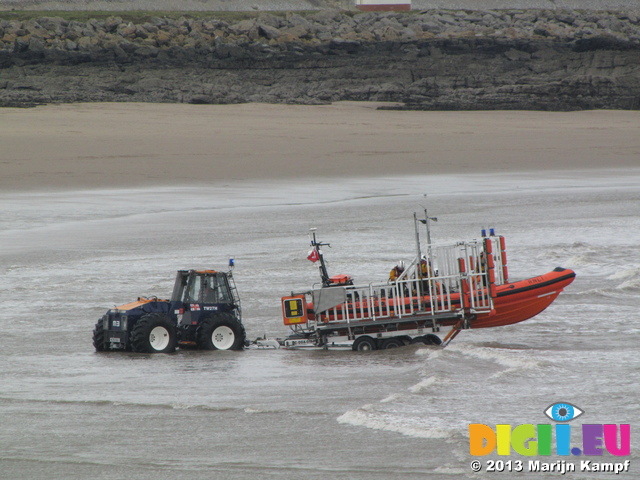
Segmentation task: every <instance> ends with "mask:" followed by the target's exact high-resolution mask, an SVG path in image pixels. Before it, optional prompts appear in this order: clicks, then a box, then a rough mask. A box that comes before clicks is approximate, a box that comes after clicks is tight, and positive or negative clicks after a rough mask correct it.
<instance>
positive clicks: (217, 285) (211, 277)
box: [171, 270, 241, 327]
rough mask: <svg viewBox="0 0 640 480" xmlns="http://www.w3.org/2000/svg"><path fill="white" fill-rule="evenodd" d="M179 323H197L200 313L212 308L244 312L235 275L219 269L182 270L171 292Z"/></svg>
mask: <svg viewBox="0 0 640 480" xmlns="http://www.w3.org/2000/svg"><path fill="white" fill-rule="evenodd" d="M171 304H172V307H173V308H174V310H175V313H176V314H177V315H178V325H180V326H185V327H186V326H189V325H197V324H198V322H199V320H200V317H201V316H203V315H206V314H207V313H211V312H227V313H233V314H234V316H236V318H238V320H240V319H241V316H240V299H239V297H238V295H237V290H236V287H235V283H234V281H233V277H232V276H231V274H229V273H224V272H218V271H216V270H179V271H178V274H177V276H176V283H175V286H174V288H173V294H172V295H171Z"/></svg>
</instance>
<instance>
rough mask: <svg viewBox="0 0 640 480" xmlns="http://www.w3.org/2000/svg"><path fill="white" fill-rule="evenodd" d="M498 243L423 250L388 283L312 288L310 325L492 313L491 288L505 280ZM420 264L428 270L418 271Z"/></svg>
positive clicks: (486, 240) (489, 241)
mask: <svg viewBox="0 0 640 480" xmlns="http://www.w3.org/2000/svg"><path fill="white" fill-rule="evenodd" d="M501 239H502V237H486V238H483V239H481V240H473V241H470V242H459V243H456V244H454V245H429V246H428V247H427V251H426V252H425V255H417V256H416V257H415V258H414V259H413V261H412V262H411V264H410V265H409V267H408V268H407V269H406V270H405V271H404V272H403V273H402V275H401V276H400V277H399V278H398V279H397V280H396V281H393V282H391V281H389V282H386V283H372V284H367V285H341V286H333V287H317V288H314V289H313V290H312V291H311V292H308V293H310V294H311V296H312V297H313V303H314V312H315V315H316V322H317V323H318V324H323V323H324V324H326V323H332V322H346V323H351V322H361V321H366V320H368V321H378V320H386V319H392V318H399V319H400V318H404V317H410V316H417V315H423V316H424V315H429V316H433V317H434V318H435V317H436V316H438V315H440V314H457V313H460V314H462V313H463V312H466V313H469V314H474V313H483V312H489V311H491V310H492V309H493V295H492V292H494V291H495V287H492V285H499V284H502V283H505V281H506V272H507V270H506V255H505V253H504V240H501ZM489 257H490V258H489ZM421 262H426V264H427V267H428V268H425V269H424V270H423V268H422V263H421ZM329 297H330V299H329V300H327V298H329ZM321 298H322V300H321Z"/></svg>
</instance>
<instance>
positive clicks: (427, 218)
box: [413, 195, 438, 265]
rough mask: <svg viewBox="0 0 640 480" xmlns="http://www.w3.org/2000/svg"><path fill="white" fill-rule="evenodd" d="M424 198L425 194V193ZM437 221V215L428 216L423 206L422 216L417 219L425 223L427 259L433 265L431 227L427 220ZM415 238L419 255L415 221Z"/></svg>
mask: <svg viewBox="0 0 640 480" xmlns="http://www.w3.org/2000/svg"><path fill="white" fill-rule="evenodd" d="M425 198H426V195H425ZM413 215H414V218H416V217H415V213H414V214H413ZM431 221H433V222H437V221H438V217H430V216H429V213H428V212H427V207H424V218H421V219H419V220H418V222H420V223H422V224H424V225H425V227H426V229H427V258H428V260H429V264H431V265H433V258H432V255H433V252H432V250H431V228H430V227H429V222H431ZM416 240H417V241H418V255H419V256H420V239H419V238H418V224H417V223H416Z"/></svg>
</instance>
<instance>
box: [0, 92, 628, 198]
mask: <svg viewBox="0 0 640 480" xmlns="http://www.w3.org/2000/svg"><path fill="white" fill-rule="evenodd" d="M382 105H388V104H381V103H368V102H367V103H359V102H339V103H335V104H332V105H322V106H299V105H272V104H240V105H174V104H117V103H106V104H65V105H47V106H41V107H36V108H33V109H19V108H15V109H11V108H7V109H1V110H0V124H1V125H2V129H0V143H2V145H3V151H2V153H1V154H0V162H2V164H3V176H2V177H1V178H0V192H5V193H8V192H15V191H37V190H43V189H44V190H52V191H56V190H62V191H64V190H91V189H105V188H129V187H131V188H141V187H164V186H189V185H192V186H201V185H206V184H215V185H221V184H225V183H237V182H248V183H251V181H253V180H255V181H260V180H261V179H264V180H268V181H271V180H286V181H292V182H295V180H296V179H318V180H322V179H323V180H330V179H332V178H345V177H349V178H368V177H376V178H383V177H389V178H393V177H401V176H406V175H420V176H424V175H432V174H433V175H436V174H464V173H492V172H505V173H508V172H514V173H515V172H536V171H537V172H545V171H562V170H569V171H577V170H593V169H601V168H607V169H608V168H613V169H616V168H634V167H638V163H637V158H638V153H639V152H640V140H639V139H636V137H637V136H636V135H635V134H634V132H637V131H638V130H639V129H640V112H638V111H610V110H596V111H584V112H565V113H559V112H535V111H533V112H532V111H473V112H424V111H417V112H413V111H411V112H408V111H394V110H378V109H377V107H379V106H382Z"/></svg>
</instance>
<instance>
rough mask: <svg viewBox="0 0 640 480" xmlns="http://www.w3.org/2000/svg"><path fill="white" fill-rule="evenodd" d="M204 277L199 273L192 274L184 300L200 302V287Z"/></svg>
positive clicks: (186, 301)
mask: <svg viewBox="0 0 640 480" xmlns="http://www.w3.org/2000/svg"><path fill="white" fill-rule="evenodd" d="M201 280H202V277H200V276H199V275H195V276H192V277H191V279H190V282H189V285H188V286H187V289H186V291H185V295H184V302H185V303H189V302H194V303H195V302H199V301H200V300H199V297H200V289H201V285H202V282H201Z"/></svg>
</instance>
